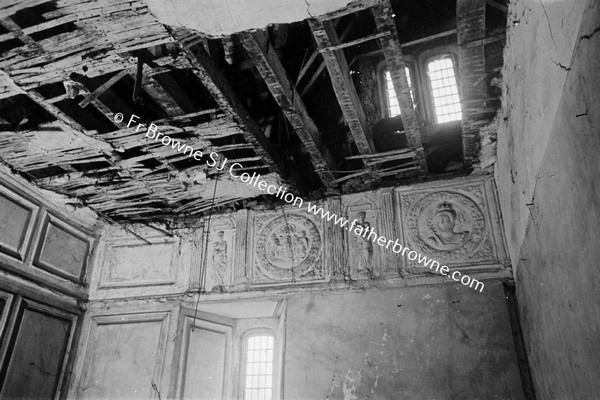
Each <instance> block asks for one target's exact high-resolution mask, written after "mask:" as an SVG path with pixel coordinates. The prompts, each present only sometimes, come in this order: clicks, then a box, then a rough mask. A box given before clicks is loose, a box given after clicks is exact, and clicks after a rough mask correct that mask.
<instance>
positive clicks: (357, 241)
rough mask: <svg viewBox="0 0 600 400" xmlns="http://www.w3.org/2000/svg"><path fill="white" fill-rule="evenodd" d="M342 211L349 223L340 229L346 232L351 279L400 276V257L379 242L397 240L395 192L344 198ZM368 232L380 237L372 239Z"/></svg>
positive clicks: (374, 192)
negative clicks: (393, 203) (393, 201)
mask: <svg viewBox="0 0 600 400" xmlns="http://www.w3.org/2000/svg"><path fill="white" fill-rule="evenodd" d="M342 210H343V215H344V217H345V218H347V219H348V221H349V222H348V224H347V225H346V226H345V227H344V228H339V229H343V231H344V243H345V248H346V249H347V254H348V257H347V259H348V264H349V271H348V272H349V274H350V277H351V278H352V279H360V278H377V277H382V276H397V275H398V270H399V269H400V262H401V261H400V257H398V256H397V255H395V254H394V253H393V252H392V249H391V247H389V246H388V247H389V248H388V249H386V248H385V246H381V245H380V244H377V242H376V241H377V239H378V238H380V237H384V238H385V241H386V244H387V241H388V240H392V241H394V240H395V239H396V234H395V229H394V208H393V205H392V193H391V191H390V190H388V189H386V190H379V191H372V192H365V193H356V194H351V195H347V196H343V197H342ZM353 221H354V224H352V222H353ZM350 227H351V228H352V229H350ZM366 230H368V232H369V233H370V232H374V233H376V234H377V236H375V234H373V235H371V238H369V236H368V234H367V231H366ZM373 239H375V240H373Z"/></svg>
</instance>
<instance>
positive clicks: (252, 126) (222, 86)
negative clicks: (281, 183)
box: [173, 29, 284, 175]
mask: <svg viewBox="0 0 600 400" xmlns="http://www.w3.org/2000/svg"><path fill="white" fill-rule="evenodd" d="M173 35H174V37H175V38H176V39H178V40H180V42H182V43H183V40H186V41H188V40H190V39H189V38H190V36H193V35H190V33H189V32H188V31H187V30H185V29H182V30H176V31H174V32H173ZM184 48H185V49H186V50H185V51H184V53H185V55H186V56H187V58H188V60H189V61H190V63H191V64H192V68H193V71H194V74H195V75H196V76H197V77H198V78H199V79H200V81H201V82H202V84H203V85H204V87H205V88H206V89H207V90H208V91H209V92H210V94H211V95H212V96H213V98H214V99H215V101H216V102H217V105H218V106H219V108H220V109H221V110H222V111H223V112H225V113H226V114H228V115H230V116H232V117H234V118H235V119H236V120H238V122H240V123H241V124H242V125H243V127H244V128H245V129H244V132H243V134H242V135H243V137H244V139H246V141H247V142H249V143H252V144H254V145H255V148H256V153H257V154H258V155H259V156H261V157H262V159H263V162H264V163H265V164H267V165H268V166H270V167H271V168H272V169H273V170H275V171H276V172H278V173H280V174H282V175H283V171H284V166H283V160H282V159H281V157H280V155H279V153H278V152H277V151H276V149H275V148H274V147H273V145H272V144H271V143H270V142H269V140H268V139H267V137H266V136H265V135H264V134H263V132H262V131H261V129H260V127H259V126H258V124H257V123H256V122H255V121H254V119H252V117H251V116H250V114H249V113H248V111H247V110H246V108H245V107H244V106H243V104H242V103H241V102H240V100H239V99H238V98H237V95H236V94H235V92H234V90H233V88H232V87H231V84H230V83H229V82H228V81H227V78H226V77H225V75H224V74H223V72H222V71H221V70H219V69H218V68H217V67H216V66H215V65H214V63H213V61H212V60H211V58H210V56H209V55H208V53H207V52H206V50H205V49H204V47H203V46H202V45H201V44H198V42H197V41H195V44H194V45H192V46H184Z"/></svg>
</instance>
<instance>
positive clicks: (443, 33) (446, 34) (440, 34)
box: [400, 28, 457, 49]
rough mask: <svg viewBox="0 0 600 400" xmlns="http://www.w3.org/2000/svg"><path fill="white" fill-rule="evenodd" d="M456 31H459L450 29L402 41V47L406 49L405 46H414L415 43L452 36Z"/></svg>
mask: <svg viewBox="0 0 600 400" xmlns="http://www.w3.org/2000/svg"><path fill="white" fill-rule="evenodd" d="M456 32H457V30H456V28H454V29H449V30H447V31H444V32H440V33H436V34H434V35H429V36H425V37H422V38H419V39H415V40H411V41H410V42H405V43H401V44H400V47H401V48H403V49H404V48H407V47H410V46H414V45H415V44H421V43H426V42H430V41H432V40H435V39H439V38H443V37H446V36H452V35H455V34H456Z"/></svg>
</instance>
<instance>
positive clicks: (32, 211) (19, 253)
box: [0, 185, 39, 261]
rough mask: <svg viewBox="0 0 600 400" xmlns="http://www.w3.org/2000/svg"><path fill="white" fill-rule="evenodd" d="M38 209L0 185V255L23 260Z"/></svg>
mask: <svg viewBox="0 0 600 400" xmlns="http://www.w3.org/2000/svg"><path fill="white" fill-rule="evenodd" d="M38 211H39V207H38V206H36V205H35V204H33V203H31V202H29V201H27V200H25V199H24V198H22V197H21V196H19V195H17V194H16V193H13V192H12V191H10V190H8V189H7V188H5V187H3V186H1V185H0V253H3V254H5V255H8V256H10V257H11V258H15V259H17V260H19V261H24V260H25V252H26V251H27V245H28V244H29V239H30V238H31V233H32V230H33V224H34V223H35V217H36V216H37V213H38Z"/></svg>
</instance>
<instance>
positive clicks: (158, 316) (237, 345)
mask: <svg viewBox="0 0 600 400" xmlns="http://www.w3.org/2000/svg"><path fill="white" fill-rule="evenodd" d="M495 199H496V197H495V189H494V186H493V182H492V181H491V179H490V177H472V178H467V179H464V178H463V179H457V180H453V181H445V182H439V183H428V184H424V185H415V186H411V187H403V188H395V189H394V188H388V189H383V190H379V191H373V192H367V193H362V194H358V195H350V196H342V197H341V198H337V199H330V200H328V201H327V202H325V203H323V206H324V207H327V209H328V210H333V211H334V212H336V213H339V215H342V216H346V217H350V218H351V219H353V218H356V217H357V216H360V215H362V217H363V218H364V220H365V221H368V222H369V223H370V224H371V226H373V227H375V230H376V231H377V232H378V233H380V234H385V235H387V236H388V237H390V238H399V239H400V240H401V241H403V242H404V243H409V244H410V245H411V246H414V247H415V248H421V247H418V246H422V250H423V251H425V249H427V248H431V250H430V253H428V254H429V255H430V256H432V257H436V258H439V259H440V260H444V261H445V263H447V264H448V265H449V266H450V267H451V268H453V269H458V270H461V271H463V272H465V273H469V274H471V275H472V276H473V277H477V278H478V279H482V280H483V281H484V282H485V284H486V286H485V288H484V291H483V293H480V292H479V291H475V290H474V289H472V288H469V287H464V286H461V285H460V284H453V283H450V282H448V280H447V279H446V280H445V279H444V278H442V277H440V276H436V275H433V274H428V273H426V272H424V271H419V269H418V268H417V267H416V266H415V265H414V262H411V261H410V260H408V259H404V258H403V257H401V256H396V255H393V253H391V252H386V251H384V250H385V249H382V248H378V247H373V248H372V251H371V252H365V251H363V252H361V251H360V250H361V246H360V243H357V242H356V239H355V238H353V237H351V236H348V235H346V234H344V233H343V232H342V231H343V230H342V228H339V227H336V226H334V225H332V223H328V222H326V221H322V220H320V219H319V218H315V217H314V216H313V217H311V216H310V215H308V214H307V213H306V212H305V211H297V210H293V209H291V208H287V209H286V211H285V213H284V212H283V210H281V209H278V210H267V209H264V210H260V209H256V210H241V211H239V212H237V213H234V214H227V215H216V216H213V217H211V225H210V226H211V229H209V230H206V229H203V225H202V222H207V221H200V222H198V225H196V226H191V225H190V226H188V227H187V228H182V229H180V230H178V231H174V232H172V233H171V234H169V232H167V231H162V232H161V231H160V230H157V229H154V228H151V227H149V226H146V227H142V226H132V227H130V229H131V230H133V231H134V232H136V234H137V235H138V236H141V237H144V238H145V240H141V239H140V238H139V237H135V235H132V234H131V232H130V231H127V230H123V229H120V228H118V227H111V228H108V229H107V230H106V231H104V234H103V237H102V240H101V242H102V243H101V245H100V247H99V252H100V253H101V254H100V256H99V257H98V262H97V265H96V267H97V268H95V270H94V273H93V275H92V278H91V286H92V287H91V291H90V299H91V301H90V303H89V304H88V310H87V312H86V316H85V320H84V322H83V327H82V331H81V340H80V341H79V346H78V358H77V362H76V364H75V367H74V373H73V377H72V385H71V390H70V392H69V397H70V398H78V399H92V398H154V399H156V398H159V396H160V398H163V399H164V398H180V397H186V396H190V397H193V398H201V399H204V398H206V399H212V398H238V396H239V393H240V390H241V386H240V385H242V384H243V380H242V378H241V377H242V376H243V373H242V368H243V338H244V337H245V336H244V335H245V334H246V333H247V332H249V330H251V329H259V330H260V331H263V330H266V331H268V332H272V333H273V334H274V335H275V338H276V346H275V347H276V360H277V361H276V364H275V365H276V367H275V370H276V374H275V378H274V379H275V380H274V382H275V390H276V392H275V393H276V395H275V398H279V396H281V398H285V399H317V398H344V399H363V398H369V399H370V398H382V399H383V398H389V399H394V398H397V395H398V393H402V394H403V396H404V398H409V399H422V398H428V397H423V396H431V397H430V398H452V397H453V396H454V397H457V398H471V399H476V398H498V399H509V398H511V399H521V398H522V395H521V383H520V377H519V372H518V366H517V357H516V352H515V348H514V345H513V339H512V335H511V328H510V323H509V319H508V312H507V307H506V303H505V299H504V292H503V288H502V281H503V280H504V279H506V278H507V277H509V276H510V270H508V269H506V264H505V263H506V262H507V254H506V252H505V248H504V241H503V236H502V230H501V226H500V224H499V214H498V210H497V203H496V200H495ZM441 203H444V207H445V208H444V209H447V208H448V207H449V204H450V206H452V207H453V209H454V210H456V212H457V215H458V216H460V221H461V222H460V223H459V225H458V226H459V228H460V229H458V228H457V231H458V232H459V233H457V238H460V239H461V240H458V239H456V240H454V241H453V242H452V244H451V245H449V244H443V243H442V244H440V243H439V242H438V241H439V240H442V239H440V238H438V241H436V240H435V239H434V237H435V232H434V233H431V232H430V231H429V230H428V229H432V228H431V226H432V224H431V223H430V224H429V225H428V224H427V221H428V220H429V219H432V218H433V216H434V215H435V213H436V210H438V208H439V204H441ZM363 214H364V215H363ZM428 226H429V228H428ZM204 232H207V234H206V235H205V234H204ZM466 232H473V233H472V234H471V233H469V234H466ZM282 235H283V236H282ZM444 240H446V239H444ZM282 243H283V244H287V247H285V246H284V247H283V248H282V247H281V246H282ZM278 245H279V247H278ZM427 246H429V247H427ZM455 247H456V248H455ZM284 250H285V251H284ZM288 250H289V251H292V250H293V252H294V254H293V255H290V253H289V252H288ZM363 250H364V249H363ZM299 256H300V258H299ZM286 257H287V258H286ZM204 262H206V265H207V270H206V275H205V276H206V288H205V289H206V292H203V293H202V295H201V296H200V297H199V298H198V287H199V286H198V285H199V283H200V282H201V277H202V273H201V269H200V266H201V265H202V264H203V263H204ZM367 262H368V264H367ZM367 267H368V268H370V270H368V269H367ZM490 382H492V383H490Z"/></svg>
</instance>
